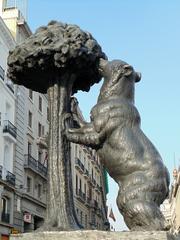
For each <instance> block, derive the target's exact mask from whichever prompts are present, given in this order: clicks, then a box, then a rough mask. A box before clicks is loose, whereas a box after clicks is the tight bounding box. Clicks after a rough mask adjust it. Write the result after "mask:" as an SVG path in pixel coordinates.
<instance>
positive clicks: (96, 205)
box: [93, 200, 99, 209]
mask: <svg viewBox="0 0 180 240" xmlns="http://www.w3.org/2000/svg"><path fill="white" fill-rule="evenodd" d="M93 207H94V208H95V209H98V208H99V205H98V202H97V201H96V200H94V202H93Z"/></svg>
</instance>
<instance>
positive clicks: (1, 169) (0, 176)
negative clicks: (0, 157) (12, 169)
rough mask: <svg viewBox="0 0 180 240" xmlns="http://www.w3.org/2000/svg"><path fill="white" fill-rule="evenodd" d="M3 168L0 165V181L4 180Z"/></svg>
mask: <svg viewBox="0 0 180 240" xmlns="http://www.w3.org/2000/svg"><path fill="white" fill-rule="evenodd" d="M2 171H3V166H1V165H0V179H2Z"/></svg>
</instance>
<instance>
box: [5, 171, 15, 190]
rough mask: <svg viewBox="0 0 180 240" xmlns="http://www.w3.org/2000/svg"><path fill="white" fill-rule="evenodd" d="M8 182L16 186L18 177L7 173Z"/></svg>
mask: <svg viewBox="0 0 180 240" xmlns="http://www.w3.org/2000/svg"><path fill="white" fill-rule="evenodd" d="M6 181H7V182H8V183H9V184H11V185H13V186H15V181H16V176H15V175H14V174H13V173H11V172H9V171H7V174H6Z"/></svg>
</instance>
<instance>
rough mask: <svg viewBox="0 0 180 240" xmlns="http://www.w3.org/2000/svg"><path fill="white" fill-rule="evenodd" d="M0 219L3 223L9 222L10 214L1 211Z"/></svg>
mask: <svg viewBox="0 0 180 240" xmlns="http://www.w3.org/2000/svg"><path fill="white" fill-rule="evenodd" d="M1 221H2V222H5V223H10V214H9V213H5V212H2V214H1Z"/></svg>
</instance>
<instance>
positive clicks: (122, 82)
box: [98, 59, 141, 101]
mask: <svg viewBox="0 0 180 240" xmlns="http://www.w3.org/2000/svg"><path fill="white" fill-rule="evenodd" d="M99 72H100V74H101V76H102V77H103V78H104V83H103V86H102V88H101V93H100V96H99V98H98V101H99V100H103V99H107V98H117V97H118V98H119V97H124V98H128V99H129V100H132V101H133V100H134V83H135V82H139V81H140V79H141V74H140V73H137V72H135V71H134V69H133V67H132V66H130V65H129V64H127V63H126V62H123V61H121V60H113V61H107V60H104V59H100V62H99Z"/></svg>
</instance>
